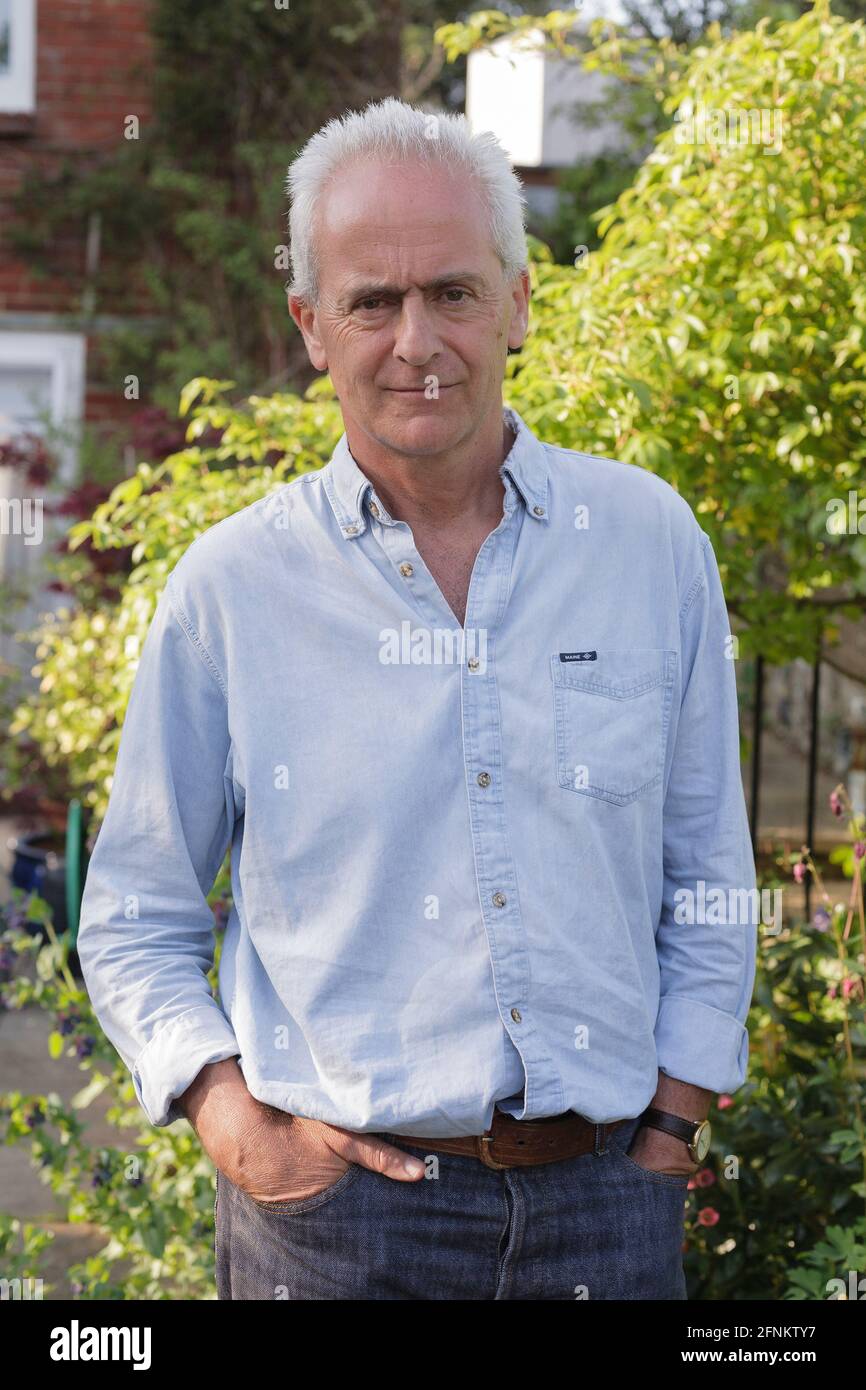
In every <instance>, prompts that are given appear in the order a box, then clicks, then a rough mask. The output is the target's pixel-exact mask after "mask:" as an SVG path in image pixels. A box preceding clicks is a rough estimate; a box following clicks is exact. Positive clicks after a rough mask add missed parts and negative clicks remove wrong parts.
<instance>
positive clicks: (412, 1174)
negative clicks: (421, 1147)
mask: <svg viewBox="0 0 866 1390" xmlns="http://www.w3.org/2000/svg"><path fill="white" fill-rule="evenodd" d="M323 1138H324V1139H325V1142H326V1144H327V1145H328V1147H329V1148H330V1149H332V1150H333V1152H334V1153H337V1154H339V1155H340V1157H341V1158H345V1159H346V1161H347V1163H360V1164H361V1166H362V1167H363V1168H371V1169H372V1170H373V1172H374V1173H381V1174H382V1175H383V1176H384V1177H386V1178H393V1179H394V1180H395V1181H397V1182H413V1181H416V1180H417V1179H418V1178H423V1176H424V1171H425V1170H424V1163H423V1161H422V1160H421V1159H420V1158H416V1157H415V1156H414V1155H413V1154H407V1153H406V1152H405V1151H404V1150H403V1149H397V1148H395V1147H394V1145H393V1144H386V1143H385V1141H384V1139H379V1138H378V1137H377V1136H376V1135H374V1134H371V1135H367V1134H356V1133H355V1132H354V1131H353V1130H351V1129H340V1128H339V1127H338V1126H336V1125H329V1126H328V1130H327V1132H326V1133H325V1134H324V1135H323Z"/></svg>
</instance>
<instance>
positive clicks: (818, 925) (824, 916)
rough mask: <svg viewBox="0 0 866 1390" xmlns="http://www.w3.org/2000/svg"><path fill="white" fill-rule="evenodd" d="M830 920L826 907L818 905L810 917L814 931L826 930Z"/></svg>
mask: <svg viewBox="0 0 866 1390" xmlns="http://www.w3.org/2000/svg"><path fill="white" fill-rule="evenodd" d="M830 920H831V919H830V914H829V912H828V911H827V909H826V907H819V908H818V909H817V910H816V912H815V915H814V917H813V918H812V925H813V927H814V928H815V930H816V931H826V930H827V928H828V927H829V925H830Z"/></svg>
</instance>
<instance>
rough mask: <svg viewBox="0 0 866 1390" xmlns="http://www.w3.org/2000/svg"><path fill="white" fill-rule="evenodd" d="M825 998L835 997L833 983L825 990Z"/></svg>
mask: <svg viewBox="0 0 866 1390" xmlns="http://www.w3.org/2000/svg"><path fill="white" fill-rule="evenodd" d="M827 998H828V999H835V998H836V986H835V985H831V986H830V988H829V989H828V990H827Z"/></svg>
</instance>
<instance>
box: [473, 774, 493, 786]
mask: <svg viewBox="0 0 866 1390" xmlns="http://www.w3.org/2000/svg"><path fill="white" fill-rule="evenodd" d="M476 781H477V783H478V785H479V787H489V786H490V773H489V772H479V774H478V776H477V778H476Z"/></svg>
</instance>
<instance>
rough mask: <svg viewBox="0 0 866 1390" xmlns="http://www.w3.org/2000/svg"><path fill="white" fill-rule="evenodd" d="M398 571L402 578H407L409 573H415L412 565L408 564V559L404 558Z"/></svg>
mask: <svg viewBox="0 0 866 1390" xmlns="http://www.w3.org/2000/svg"><path fill="white" fill-rule="evenodd" d="M400 573H401V574H402V576H403V578H404V579H408V578H409V575H410V574H414V573H415V570H414V568H413V566H412V565H410V564H409V561H408V560H404V561H403V563H402V565H401V566H400Z"/></svg>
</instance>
